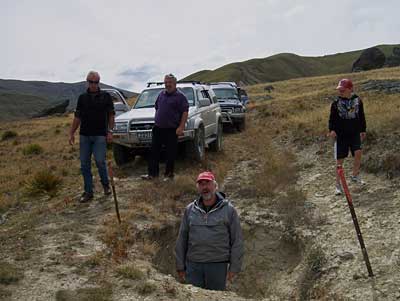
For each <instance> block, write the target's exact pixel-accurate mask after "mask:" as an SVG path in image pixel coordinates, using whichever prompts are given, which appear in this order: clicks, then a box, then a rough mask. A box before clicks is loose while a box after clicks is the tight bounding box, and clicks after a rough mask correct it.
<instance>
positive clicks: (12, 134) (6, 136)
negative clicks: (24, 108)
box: [1, 131, 18, 141]
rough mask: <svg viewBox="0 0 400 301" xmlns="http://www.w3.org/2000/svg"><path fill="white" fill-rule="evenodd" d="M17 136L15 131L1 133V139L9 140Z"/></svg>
mask: <svg viewBox="0 0 400 301" xmlns="http://www.w3.org/2000/svg"><path fill="white" fill-rule="evenodd" d="M17 136H18V133H17V132H15V131H5V132H3V133H2V134H1V141H5V140H9V139H12V138H15V137H17Z"/></svg>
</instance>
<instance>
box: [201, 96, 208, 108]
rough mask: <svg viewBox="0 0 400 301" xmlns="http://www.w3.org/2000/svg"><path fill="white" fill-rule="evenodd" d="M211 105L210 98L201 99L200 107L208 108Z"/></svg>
mask: <svg viewBox="0 0 400 301" xmlns="http://www.w3.org/2000/svg"><path fill="white" fill-rule="evenodd" d="M210 104H211V101H210V100H209V99H208V98H200V99H199V107H200V108H202V107H207V106H209V105H210Z"/></svg>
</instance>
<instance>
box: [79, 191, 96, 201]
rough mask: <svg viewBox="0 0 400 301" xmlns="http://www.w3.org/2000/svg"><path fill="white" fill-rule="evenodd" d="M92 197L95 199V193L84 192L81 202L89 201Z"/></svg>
mask: <svg viewBox="0 0 400 301" xmlns="http://www.w3.org/2000/svg"><path fill="white" fill-rule="evenodd" d="M91 199H93V193H88V192H84V193H82V196H81V198H80V199H79V203H87V202H89V201H90V200H91Z"/></svg>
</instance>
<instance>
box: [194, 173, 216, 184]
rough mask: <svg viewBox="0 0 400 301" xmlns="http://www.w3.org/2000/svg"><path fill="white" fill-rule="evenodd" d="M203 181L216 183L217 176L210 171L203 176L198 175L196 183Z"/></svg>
mask: <svg viewBox="0 0 400 301" xmlns="http://www.w3.org/2000/svg"><path fill="white" fill-rule="evenodd" d="M201 180H206V181H215V176H214V174H213V173H212V172H210V171H205V172H202V173H201V174H199V175H198V177H197V180H196V182H197V183H198V182H200V181H201Z"/></svg>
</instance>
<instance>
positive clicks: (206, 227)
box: [175, 192, 244, 273]
mask: <svg viewBox="0 0 400 301" xmlns="http://www.w3.org/2000/svg"><path fill="white" fill-rule="evenodd" d="M243 253H244V251H243V237H242V229H241V227H240V220H239V216H238V214H237V212H236V209H235V208H234V207H233V205H232V204H231V203H230V202H229V200H227V199H225V195H224V194H223V193H221V192H218V193H217V205H216V206H215V207H214V208H213V209H211V210H210V211H209V212H206V211H205V210H203V209H202V208H201V206H200V200H195V201H194V202H192V203H190V204H189V205H188V206H187V207H186V210H185V213H184V215H183V218H182V223H181V226H180V229H179V235H178V239H177V241H176V247H175V257H176V269H177V270H178V271H184V270H185V269H186V261H192V262H204V263H205V262H229V263H230V265H229V271H231V272H236V273H237V272H240V271H241V267H242V261H243Z"/></svg>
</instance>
